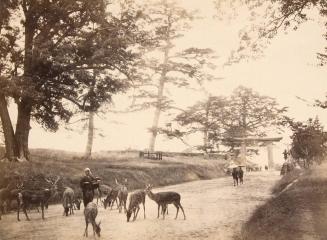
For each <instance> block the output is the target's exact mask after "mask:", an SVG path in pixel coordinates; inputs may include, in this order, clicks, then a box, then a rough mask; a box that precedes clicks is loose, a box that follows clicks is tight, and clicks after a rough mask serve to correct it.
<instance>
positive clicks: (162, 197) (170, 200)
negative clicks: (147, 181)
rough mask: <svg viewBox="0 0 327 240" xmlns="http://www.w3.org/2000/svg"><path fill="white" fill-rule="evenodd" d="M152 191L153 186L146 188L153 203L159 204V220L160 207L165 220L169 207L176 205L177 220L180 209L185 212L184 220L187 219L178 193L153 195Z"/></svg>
mask: <svg viewBox="0 0 327 240" xmlns="http://www.w3.org/2000/svg"><path fill="white" fill-rule="evenodd" d="M151 190H152V186H151V185H147V187H146V188H145V192H146V194H147V195H148V196H149V198H150V199H152V200H153V201H155V202H156V203H157V204H158V217H157V218H159V210H160V207H162V215H163V219H165V213H166V210H167V205H168V204H174V206H175V207H176V208H177V212H176V217H175V219H177V216H178V211H179V208H180V209H181V210H182V212H183V215H184V220H185V219H186V216H185V213H184V209H183V207H182V205H181V195H180V194H179V193H177V192H158V193H153V192H152V191H151Z"/></svg>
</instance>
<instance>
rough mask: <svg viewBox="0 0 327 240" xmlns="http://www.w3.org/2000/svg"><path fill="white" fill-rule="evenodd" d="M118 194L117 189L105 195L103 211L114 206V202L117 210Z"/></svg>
mask: <svg viewBox="0 0 327 240" xmlns="http://www.w3.org/2000/svg"><path fill="white" fill-rule="evenodd" d="M118 193H119V189H112V190H111V191H110V193H109V194H108V195H107V197H106V198H105V200H104V201H103V206H104V209H106V208H107V206H108V207H110V206H111V209H112V207H113V206H114V203H115V202H116V204H117V208H119V204H118V200H117V199H118Z"/></svg>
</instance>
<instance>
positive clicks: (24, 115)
mask: <svg viewBox="0 0 327 240" xmlns="http://www.w3.org/2000/svg"><path fill="white" fill-rule="evenodd" d="M31 111H32V105H31V104H30V102H29V100H28V99H26V98H23V99H22V100H21V102H20V103H18V117H17V125H16V133H15V137H16V142H17V149H18V157H19V160H20V161H24V160H29V159H30V153H29V150H28V137H29V132H30V129H31V126H30V120H31Z"/></svg>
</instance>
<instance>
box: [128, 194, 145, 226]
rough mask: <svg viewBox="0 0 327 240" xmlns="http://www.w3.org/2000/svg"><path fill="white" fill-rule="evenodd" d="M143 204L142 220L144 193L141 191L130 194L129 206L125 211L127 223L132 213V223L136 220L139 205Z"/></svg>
mask: <svg viewBox="0 0 327 240" xmlns="http://www.w3.org/2000/svg"><path fill="white" fill-rule="evenodd" d="M141 203H142V204H143V212H144V219H145V192H144V191H143V190H139V191H136V192H134V193H132V194H131V195H130V197H129V206H128V209H127V211H126V217H127V222H129V219H130V218H131V216H132V213H134V217H133V221H135V220H136V218H137V214H138V213H139V210H140V204H141Z"/></svg>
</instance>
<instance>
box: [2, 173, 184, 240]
mask: <svg viewBox="0 0 327 240" xmlns="http://www.w3.org/2000/svg"><path fill="white" fill-rule="evenodd" d="M59 180H60V178H59V177H58V178H57V179H56V180H55V181H51V180H49V179H45V181H46V182H47V183H48V185H49V188H45V189H42V190H27V189H24V186H23V185H22V184H21V185H16V186H15V187H13V186H12V184H9V185H8V186H7V187H6V188H2V189H0V207H1V208H2V207H3V206H10V205H11V204H10V203H11V201H13V200H16V201H17V220H18V221H20V219H19V212H20V209H22V210H23V212H24V214H25V216H26V219H27V220H28V221H29V220H30V219H29V217H28V215H27V210H28V209H29V208H30V206H31V205H34V206H37V207H41V211H42V219H44V208H46V207H47V205H48V201H49V199H50V197H54V196H55V195H57V194H58V187H57V182H58V181H59ZM95 193H96V194H97V203H93V202H90V203H89V204H87V206H85V208H84V217H85V223H86V227H85V232H84V236H86V237H87V235H88V234H87V228H88V224H89V223H90V224H92V227H93V233H94V235H95V234H97V235H98V236H100V231H101V228H100V222H99V223H96V221H95V219H96V217H97V214H98V204H99V199H100V203H102V204H103V206H104V208H105V209H106V208H107V207H111V209H112V207H113V205H114V203H115V202H116V204H117V208H118V209H119V213H121V212H122V209H124V212H125V213H126V217H127V222H129V221H130V219H131V216H132V215H133V221H135V220H136V218H137V215H138V212H139V210H140V205H141V204H142V205H143V213H144V218H145V197H146V195H147V196H148V197H149V198H150V199H152V200H153V201H155V202H156V203H157V205H158V216H157V218H159V216H160V213H161V214H162V216H163V219H165V214H166V213H167V214H168V204H173V205H174V206H175V207H176V209H177V212H176V216H175V219H176V218H177V216H178V212H179V209H181V210H182V212H183V215H184V220H185V219H186V217H185V213H184V209H183V207H182V205H181V196H180V194H179V193H177V192H158V193H153V192H152V185H147V186H146V187H145V189H143V190H138V191H135V192H133V193H131V194H130V196H129V206H128V208H127V207H126V203H127V197H128V195H129V193H128V190H127V187H126V185H124V184H120V183H118V181H117V180H116V186H115V187H113V188H112V187H110V186H108V185H105V184H101V185H99V188H98V189H96V191H95ZM102 196H105V199H104V200H102V199H101V197H102ZM62 204H63V208H64V213H63V215H66V216H68V215H69V214H74V208H75V209H80V204H81V200H80V199H78V198H77V197H76V196H75V193H74V190H73V189H72V188H70V187H66V188H65V190H64V191H63V195H62ZM160 208H161V212H160ZM0 220H1V210H0Z"/></svg>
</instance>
